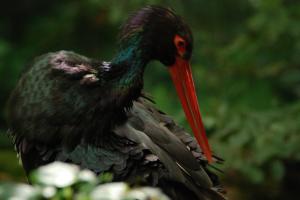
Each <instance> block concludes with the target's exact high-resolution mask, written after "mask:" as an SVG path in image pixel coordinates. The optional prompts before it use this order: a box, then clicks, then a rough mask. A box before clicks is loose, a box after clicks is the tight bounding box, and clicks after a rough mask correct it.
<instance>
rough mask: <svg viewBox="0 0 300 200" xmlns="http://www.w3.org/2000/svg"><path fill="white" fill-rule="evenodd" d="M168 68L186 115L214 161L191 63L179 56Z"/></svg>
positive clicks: (201, 144) (209, 159)
mask: <svg viewBox="0 0 300 200" xmlns="http://www.w3.org/2000/svg"><path fill="white" fill-rule="evenodd" d="M168 68H169V71H170V74H171V76H172V80H173V83H174V85H175V88H176V91H177V94H178V96H179V98H180V101H181V104H182V107H183V109H184V113H185V116H186V118H187V120H188V122H189V124H190V126H191V128H192V131H193V133H194V136H195V138H196V140H197V141H198V144H199V145H200V147H201V149H202V151H203V152H204V155H205V156H206V158H207V160H208V162H209V163H210V162H211V161H212V154H211V150H210V146H209V144H208V140H207V137H206V134H205V129H204V125H203V122H202V118H201V114H200V110H199V104H198V99H197V96H196V90H195V85H194V81H193V77H192V71H191V67H190V64H189V62H188V61H186V60H184V59H182V58H180V57H177V58H176V62H175V64H174V65H172V66H170V67H168Z"/></svg>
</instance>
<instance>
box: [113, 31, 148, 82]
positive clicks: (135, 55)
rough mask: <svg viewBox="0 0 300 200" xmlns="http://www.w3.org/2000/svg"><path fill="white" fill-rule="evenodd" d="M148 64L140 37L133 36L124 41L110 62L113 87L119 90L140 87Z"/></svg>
mask: <svg viewBox="0 0 300 200" xmlns="http://www.w3.org/2000/svg"><path fill="white" fill-rule="evenodd" d="M148 62H149V59H148V56H147V52H146V49H144V48H143V47H142V40H141V37H139V36H135V37H133V38H131V39H130V40H128V41H126V43H125V44H122V45H121V47H120V49H119V51H118V53H117V55H116V56H115V57H114V59H113V60H112V62H111V66H112V69H111V72H112V73H115V78H114V82H115V85H116V86H117V87H120V88H130V87H138V86H141V87H142V85H143V73H144V69H145V66H146V65H147V63H148Z"/></svg>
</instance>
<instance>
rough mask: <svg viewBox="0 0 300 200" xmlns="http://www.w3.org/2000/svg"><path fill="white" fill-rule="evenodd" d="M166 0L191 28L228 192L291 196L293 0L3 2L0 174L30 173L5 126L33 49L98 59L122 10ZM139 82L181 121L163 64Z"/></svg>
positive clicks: (109, 49) (296, 31)
mask: <svg viewBox="0 0 300 200" xmlns="http://www.w3.org/2000/svg"><path fill="white" fill-rule="evenodd" d="M149 4H158V5H164V6H167V7H171V8H173V9H174V10H176V12H177V13H179V14H180V15H182V16H183V17H184V18H185V20H186V21H187V23H188V24H190V26H191V28H192V31H193V33H194V43H195V44H194V46H195V50H194V54H193V60H192V63H193V72H194V79H195V81H196V87H197V90H198V97H199V101H200V106H201V111H202V114H203V117H204V122H205V126H206V128H207V132H208V135H209V137H210V142H211V145H212V147H213V149H214V151H215V152H216V154H217V155H219V156H221V157H223V158H224V159H225V160H226V162H225V164H224V165H223V166H220V168H221V169H222V170H223V171H224V174H220V176H221V177H222V179H223V183H224V184H225V186H226V188H227V190H228V196H229V197H230V198H231V199H257V200H258V199H296V198H297V196H299V194H297V192H298V191H297V190H298V189H299V188H298V187H299V185H300V101H299V100H300V2H299V1H298V0H245V1H238V0H211V1H208V0H181V1H179V0H178V1H171V0H127V1H116V0H72V1H71V0H63V1H62V0H51V1H40V0H23V1H17V0H10V1H5V2H2V3H1V7H0V132H1V134H0V180H15V181H26V179H25V178H24V173H23V171H22V169H21V167H20V166H19V164H18V159H17V157H16V153H15V152H14V149H13V146H12V145H11V142H10V140H9V138H8V137H7V135H6V134H5V132H6V131H7V127H6V122H5V104H6V101H7V98H8V96H9V94H10V92H11V90H12V89H13V88H14V85H15V84H16V81H17V80H18V77H19V76H20V74H21V71H22V69H23V68H24V66H26V64H27V63H29V62H30V61H31V60H32V59H33V58H34V57H35V56H38V55H40V54H43V53H46V52H49V51H57V50H61V49H65V50H73V51H76V52H77V53H81V54H84V55H87V56H90V57H94V58H99V59H101V60H110V58H112V56H113V55H114V53H115V52H116V46H117V40H116V38H117V34H118V31H119V27H120V25H121V24H122V22H123V21H124V20H125V19H126V17H127V16H128V14H129V13H130V12H132V11H134V10H136V9H138V8H140V7H143V6H145V5H149ZM145 90H146V91H147V92H149V93H150V94H151V95H152V96H153V97H154V99H155V101H156V102H157V106H158V107H160V108H161V109H163V110H164V111H166V112H167V113H169V114H170V115H172V116H174V118H176V120H177V121H178V122H179V123H180V124H183V125H186V122H185V118H184V114H183V112H182V109H181V106H180V104H179V102H178V100H177V97H176V94H175V91H174V89H173V86H171V81H170V78H169V76H168V73H167V72H166V70H164V68H163V67H161V64H159V63H158V62H153V63H151V64H150V66H148V68H147V70H146V73H145Z"/></svg>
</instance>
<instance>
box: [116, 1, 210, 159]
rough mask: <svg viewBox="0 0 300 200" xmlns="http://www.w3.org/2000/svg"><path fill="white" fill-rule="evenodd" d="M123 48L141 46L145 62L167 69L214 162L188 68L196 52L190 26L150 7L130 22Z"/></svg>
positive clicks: (124, 32)
mask: <svg viewBox="0 0 300 200" xmlns="http://www.w3.org/2000/svg"><path fill="white" fill-rule="evenodd" d="M120 45H121V48H122V46H123V47H124V46H129V45H138V46H139V51H142V52H143V53H142V56H143V59H145V60H159V61H160V62H161V63H162V64H163V65H165V66H167V68H168V70H169V72H170V74H171V77H172V80H173V83H174V85H175V88H176V90H177V94H178V96H179V98H180V101H181V104H182V106H183V109H184V112H185V114H186V117H187V120H188V122H189V124H190V126H191V128H192V130H193V133H194V135H195V137H196V139H197V141H198V143H199V145H200V146H201V148H202V150H203V152H204V153H205V155H206V157H207V160H208V161H211V159H212V156H211V150H210V147H209V144H208V141H207V138H206V134H205V130H204V126H203V123H202V119H201V115H200V111H199V106H198V100H197V96H196V91H195V86H194V82H193V78H192V73H191V68H190V64H189V63H190V59H191V55H192V49H193V36H192V32H191V30H190V28H189V26H188V25H187V24H186V23H185V22H184V21H183V19H182V18H181V17H180V16H178V15H176V14H175V13H174V12H173V11H172V10H170V9H167V8H163V7H159V6H147V7H145V8H142V9H140V10H138V11H137V12H136V13H134V14H132V15H131V16H130V17H129V18H128V20H127V22H126V23H125V24H124V26H123V27H122V30H121V34H120Z"/></svg>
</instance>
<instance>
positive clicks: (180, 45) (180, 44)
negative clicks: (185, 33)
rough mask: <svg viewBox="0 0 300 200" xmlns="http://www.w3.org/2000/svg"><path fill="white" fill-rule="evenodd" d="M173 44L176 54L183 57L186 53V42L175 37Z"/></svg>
mask: <svg viewBox="0 0 300 200" xmlns="http://www.w3.org/2000/svg"><path fill="white" fill-rule="evenodd" d="M174 44H175V46H176V48H177V53H178V54H179V55H180V56H181V57H183V56H184V54H185V52H186V42H185V40H184V39H183V38H182V37H180V36H179V35H175V37H174Z"/></svg>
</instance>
